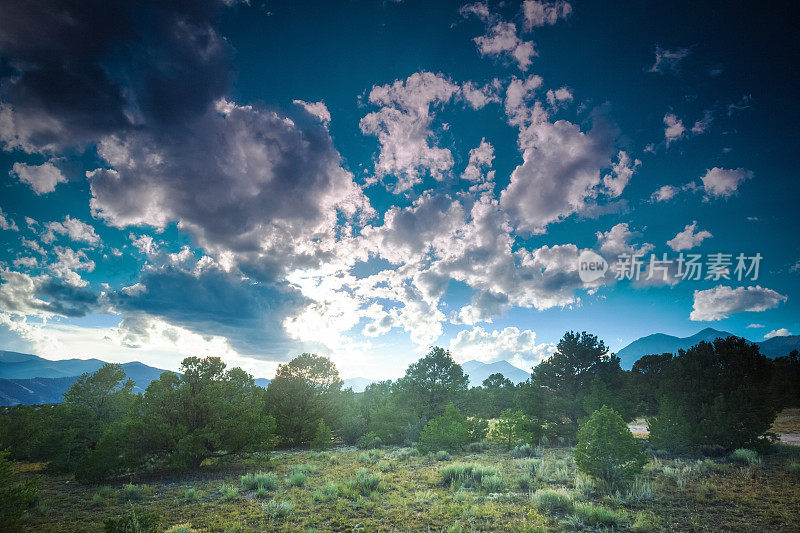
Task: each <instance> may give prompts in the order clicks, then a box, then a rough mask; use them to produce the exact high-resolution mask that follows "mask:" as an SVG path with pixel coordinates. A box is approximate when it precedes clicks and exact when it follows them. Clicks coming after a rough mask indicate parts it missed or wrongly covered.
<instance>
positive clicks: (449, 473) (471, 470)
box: [439, 463, 497, 488]
mask: <svg viewBox="0 0 800 533" xmlns="http://www.w3.org/2000/svg"><path fill="white" fill-rule="evenodd" d="M439 473H440V474H441V476H442V482H443V483H444V484H445V485H450V486H456V485H457V486H460V487H465V488H471V487H478V486H480V484H481V480H482V479H483V478H484V477H489V476H496V475H497V469H496V468H494V467H491V466H485V465H481V464H477V463H450V464H447V465H445V466H443V467H441V468H440V469H439Z"/></svg>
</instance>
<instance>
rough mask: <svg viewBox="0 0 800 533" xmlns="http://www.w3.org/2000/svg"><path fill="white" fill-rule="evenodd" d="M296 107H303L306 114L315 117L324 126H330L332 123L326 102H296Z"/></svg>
mask: <svg viewBox="0 0 800 533" xmlns="http://www.w3.org/2000/svg"><path fill="white" fill-rule="evenodd" d="M293 103H294V104H295V105H299V106H300V107H302V108H303V109H304V110H305V112H306V113H308V114H309V115H311V116H312V117H315V118H316V119H317V120H319V121H320V122H322V123H323V124H328V123H329V122H330V121H331V112H330V111H328V106H326V105H325V102H311V103H309V102H304V101H302V100H294V102H293Z"/></svg>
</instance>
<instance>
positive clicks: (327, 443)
mask: <svg viewBox="0 0 800 533" xmlns="http://www.w3.org/2000/svg"><path fill="white" fill-rule="evenodd" d="M331 446H333V432H332V431H331V428H329V427H328V426H326V425H325V420H323V419H322V418H320V419H319V423H318V424H317V429H316V431H315V432H314V439H313V440H312V441H311V449H313V450H327V449H328V448H330V447H331Z"/></svg>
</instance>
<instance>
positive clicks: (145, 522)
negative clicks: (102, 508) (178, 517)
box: [103, 507, 161, 533]
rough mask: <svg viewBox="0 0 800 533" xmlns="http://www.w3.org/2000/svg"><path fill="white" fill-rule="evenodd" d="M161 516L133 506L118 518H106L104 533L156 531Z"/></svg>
mask: <svg viewBox="0 0 800 533" xmlns="http://www.w3.org/2000/svg"><path fill="white" fill-rule="evenodd" d="M160 525H161V517H160V516H159V515H158V514H157V513H155V512H151V511H148V510H146V509H143V508H141V507H133V508H131V510H130V511H129V512H127V513H125V514H123V515H122V516H120V517H118V518H113V517H111V518H106V519H105V521H104V522H103V526H104V528H105V532H106V533H132V532H136V533H157V532H158V531H159V529H160Z"/></svg>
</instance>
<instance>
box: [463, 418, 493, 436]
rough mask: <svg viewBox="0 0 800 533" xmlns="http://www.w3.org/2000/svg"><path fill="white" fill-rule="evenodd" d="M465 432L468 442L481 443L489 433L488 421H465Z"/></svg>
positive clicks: (480, 419)
mask: <svg viewBox="0 0 800 533" xmlns="http://www.w3.org/2000/svg"><path fill="white" fill-rule="evenodd" d="M467 431H468V432H469V440H470V441H472V442H476V441H481V440H483V439H485V438H486V435H487V433H489V421H488V420H486V419H485V418H476V417H470V418H468V419H467Z"/></svg>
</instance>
